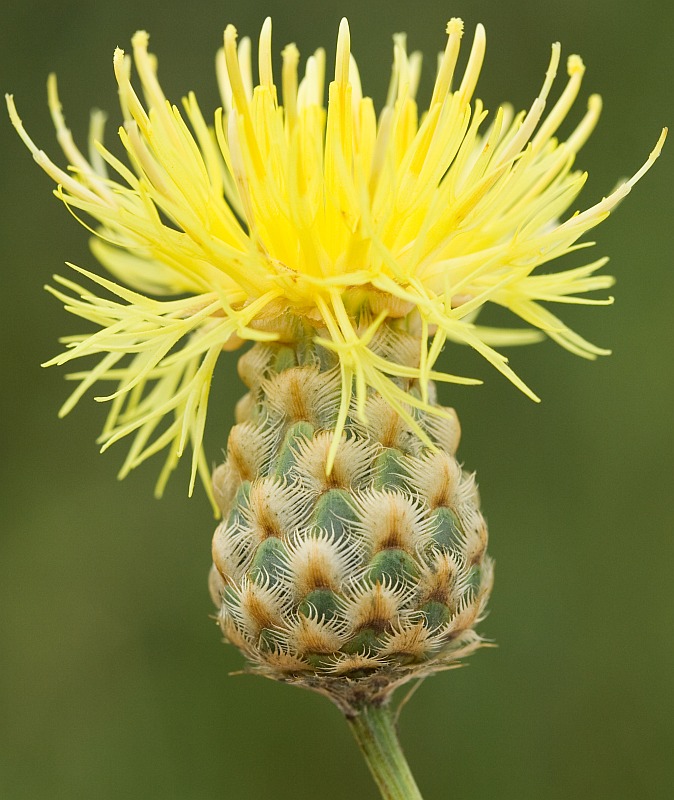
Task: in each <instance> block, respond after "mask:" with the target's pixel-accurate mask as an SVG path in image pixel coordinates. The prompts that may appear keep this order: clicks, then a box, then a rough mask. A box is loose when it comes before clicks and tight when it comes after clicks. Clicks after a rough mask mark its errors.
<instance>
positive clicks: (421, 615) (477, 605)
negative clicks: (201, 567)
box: [211, 326, 492, 688]
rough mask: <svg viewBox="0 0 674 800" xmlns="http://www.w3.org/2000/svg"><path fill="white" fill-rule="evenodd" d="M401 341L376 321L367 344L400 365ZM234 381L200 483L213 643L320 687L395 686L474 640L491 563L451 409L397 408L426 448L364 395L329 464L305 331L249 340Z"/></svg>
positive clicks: (319, 351) (330, 392) (325, 362)
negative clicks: (210, 463)
mask: <svg viewBox="0 0 674 800" xmlns="http://www.w3.org/2000/svg"><path fill="white" fill-rule="evenodd" d="M413 339H414V336H413V335H412V334H410V333H408V332H406V331H404V330H394V329H393V328H392V327H391V326H386V328H385V329H383V330H382V332H381V333H380V335H379V336H378V338H377V339H376V340H375V341H374V342H373V345H372V346H373V347H374V348H376V349H377V351H378V352H380V353H387V354H391V353H392V352H393V354H394V357H396V358H398V359H401V358H403V357H404V353H405V352H406V351H407V352H410V351H414V349H415V348H413V347H410V345H413V344H414V342H413ZM239 372H240V375H241V377H242V379H243V381H244V382H245V383H246V385H247V386H248V388H249V392H248V394H247V395H246V396H245V397H244V398H243V399H242V401H241V402H240V403H239V406H238V410H237V417H238V420H237V424H236V425H235V426H234V428H233V429H232V431H231V434H230V437H229V442H228V448H227V458H226V461H225V462H224V464H222V465H221V466H220V467H218V468H217V469H216V471H215V473H214V479H213V480H214V494H215V497H216V498H217V501H218V504H219V505H220V508H221V510H222V521H221V523H220V524H219V526H218V528H217V529H216V532H215V536H214V538H213V562H214V563H213V568H212V572H211V592H212V595H213V599H214V602H215V603H216V606H217V607H218V619H219V623H220V626H221V628H222V630H223V632H224V634H225V637H226V638H227V640H229V641H230V642H231V643H233V644H235V645H236V646H237V647H239V648H240V649H241V650H242V651H243V653H244V654H245V655H246V657H247V658H248V659H249V661H250V662H252V664H253V665H254V667H255V668H256V669H257V670H260V671H262V672H263V673H266V674H268V675H269V676H271V677H275V678H278V679H281V680H291V681H299V682H305V683H308V684H311V683H312V681H315V680H317V679H320V681H321V685H322V687H323V688H325V687H326V686H327V687H330V686H331V685H334V686H335V687H338V686H339V684H340V682H341V683H342V684H344V683H345V682H346V683H348V684H349V685H354V686H355V685H357V684H359V683H363V682H367V681H368V680H371V679H372V678H373V677H374V678H375V679H376V680H377V681H379V682H380V683H381V685H383V686H385V685H393V684H397V683H399V682H403V681H404V680H407V679H409V677H412V676H414V675H417V674H424V673H427V672H432V671H435V670H437V669H441V668H444V667H446V666H447V665H449V664H451V663H453V662H455V661H456V659H457V658H459V657H461V656H463V655H466V654H467V653H468V652H470V651H472V650H473V649H475V648H476V647H478V646H479V645H480V643H481V639H480V636H479V635H478V634H477V633H476V632H475V630H474V626H475V624H476V623H477V622H478V621H479V620H480V618H481V616H482V614H483V612H484V608H485V605H486V602H487V599H488V596H489V592H490V589H491V584H492V565H491V561H490V559H489V557H488V556H487V554H486V547H487V528H486V525H485V522H484V519H483V517H482V515H481V513H480V508H479V499H478V494H477V488H476V485H475V481H474V478H473V476H472V475H470V474H467V473H466V472H464V471H463V470H462V468H461V466H460V464H459V463H458V461H457V460H456V456H455V453H456V449H457V446H458V442H459V435H460V431H459V423H458V420H457V419H456V416H455V414H454V412H453V410H451V409H447V408H442V407H440V406H438V405H437V403H436V402H435V399H434V398H431V401H432V402H433V406H432V407H433V413H429V412H427V411H425V410H418V409H415V408H413V407H412V406H410V408H409V413H410V414H413V416H414V419H415V420H416V422H417V423H418V424H419V426H420V427H421V428H422V429H423V430H424V431H425V432H426V433H427V436H428V440H429V441H430V442H431V443H432V445H433V446H432V447H430V446H429V444H428V441H427V442H424V441H422V440H421V439H420V438H419V436H418V435H417V434H416V433H415V432H414V431H413V430H412V429H411V428H410V426H409V425H408V424H407V422H406V421H405V420H404V419H403V418H401V417H400V416H399V415H398V414H396V413H395V411H393V410H392V409H391V407H390V406H389V405H388V404H387V403H385V402H383V401H382V399H381V398H380V397H379V396H378V395H377V394H376V392H374V391H371V392H370V395H369V397H368V401H367V404H366V408H365V418H364V419H363V418H362V417H360V416H359V415H358V414H357V413H356V409H355V408H353V409H352V416H349V417H348V418H347V421H346V426H345V432H344V434H343V435H342V438H341V440H340V443H339V447H338V448H337V450H336V456H335V459H334V464H333V466H332V468H331V469H329V467H328V456H329V452H330V448H331V444H332V438H333V431H334V427H335V424H336V420H337V415H338V411H339V396H340V373H339V365H338V362H337V359H336V358H335V356H334V355H333V354H332V353H330V351H329V350H326V349H324V348H322V347H320V346H319V345H317V344H315V343H312V342H311V339H310V338H308V337H300V338H299V339H298V341H297V342H290V343H283V344H277V343H271V344H268V343H267V344H257V345H255V346H254V347H253V348H252V349H251V350H250V351H249V352H248V353H247V354H245V355H244V356H243V357H242V358H241V360H240V365H239ZM398 380H399V385H400V388H402V389H403V390H404V391H406V392H408V393H409V395H410V397H411V398H412V397H414V396H415V394H416V393H417V392H418V387H417V386H416V384H415V381H414V380H411V379H406V378H400V379H398ZM326 681H327V682H326Z"/></svg>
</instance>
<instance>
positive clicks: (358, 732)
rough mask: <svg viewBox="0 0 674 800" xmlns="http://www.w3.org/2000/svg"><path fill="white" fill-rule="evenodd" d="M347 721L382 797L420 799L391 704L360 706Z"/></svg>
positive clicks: (398, 799)
mask: <svg viewBox="0 0 674 800" xmlns="http://www.w3.org/2000/svg"><path fill="white" fill-rule="evenodd" d="M347 721H348V723H349V727H350V728H351V730H352V732H353V735H354V736H355V738H356V741H357V742H358V746H359V747H360V749H361V752H362V753H363V756H364V758H365V761H366V762H367V765H368V767H369V769H370V772H371V773H372V777H373V778H374V780H375V782H376V784H377V786H378V787H379V791H380V792H381V796H382V798H383V800H423V798H422V797H421V793H420V792H419V788H418V787H417V784H416V782H415V780H414V776H413V775H412V773H411V771H410V768H409V766H408V764H407V760H406V759H405V754H404V753H403V751H402V747H401V746H400V742H399V740H398V734H397V732H396V725H395V719H394V713H393V711H392V709H391V707H390V706H389V705H388V704H387V703H384V704H378V705H375V704H369V705H364V706H363V707H362V708H361V709H360V712H359V713H358V714H357V715H356V716H353V717H347Z"/></svg>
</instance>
